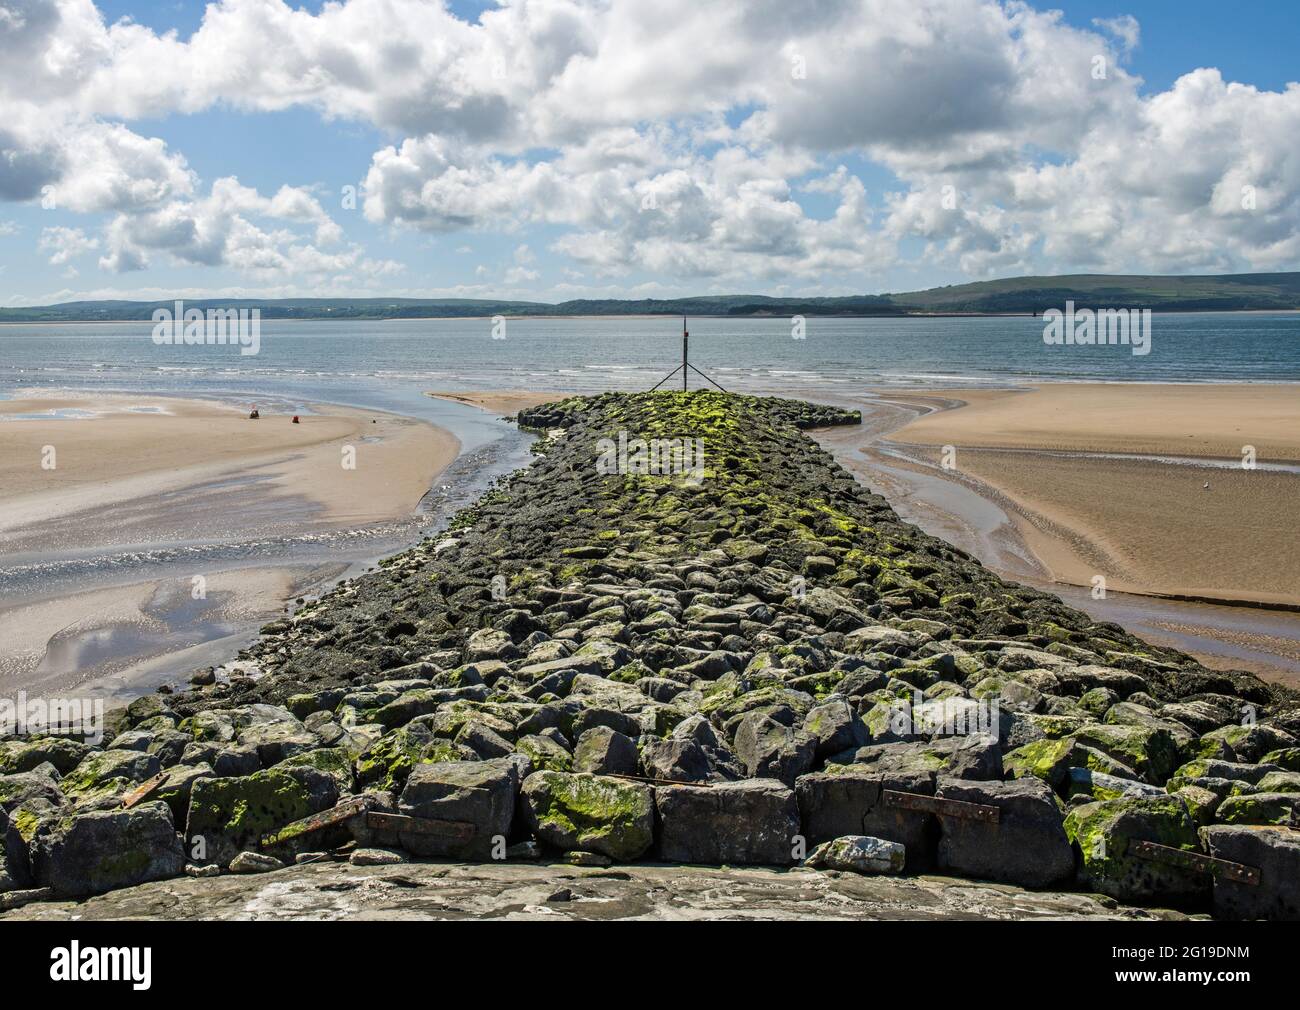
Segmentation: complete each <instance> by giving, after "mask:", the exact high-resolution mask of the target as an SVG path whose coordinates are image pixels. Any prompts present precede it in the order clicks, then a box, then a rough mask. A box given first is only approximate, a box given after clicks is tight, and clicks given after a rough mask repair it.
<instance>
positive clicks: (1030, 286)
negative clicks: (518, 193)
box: [0, 273, 1300, 322]
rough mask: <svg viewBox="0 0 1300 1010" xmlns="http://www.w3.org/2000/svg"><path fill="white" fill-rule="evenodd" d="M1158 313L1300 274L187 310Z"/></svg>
mask: <svg viewBox="0 0 1300 1010" xmlns="http://www.w3.org/2000/svg"><path fill="white" fill-rule="evenodd" d="M1066 301H1073V302H1074V303H1075V306H1076V307H1077V308H1094V309H1102V308H1149V309H1154V310H1156V311H1163V312H1207V311H1220V312H1222V311H1242V310H1246V309H1255V310H1269V309H1274V310H1276V309H1300V273H1276V274H1222V275H1207V276H1194V277H1164V276H1156V275H1140V274H1138V275H1131V276H1123V275H1112V274H1067V275H1062V276H1060V277H1008V278H1005V279H1003V280H996V281H977V282H975V283H973V284H956V285H949V286H948V287H942V288H931V289H929V290H928V291H908V292H903V293H901V294H883V295H850V296H847V297H840V298H822V297H799V296H791V297H784V298H773V297H770V296H768V295H704V296H698V297H694V298H668V299H658V298H643V299H587V298H583V299H577V300H574V301H568V302H559V303H558V304H551V303H549V302H523V301H495V300H492V299H475V298H445V299H424V298H275V299H242V300H240V299H236V300H227V299H187V300H186V302H185V304H186V307H187V308H199V309H205V310H206V309H208V308H226V309H228V308H257V309H260V310H261V313H262V317H263V318H264V319H420V318H429V317H435V316H459V317H464V316H495V315H503V316H618V315H688V316H765V315H771V316H790V315H807V316H835V315H842V316H904V315H934V314H955V315H965V314H999V313H1002V314H1019V313H1023V314H1026V315H1027V314H1029V313H1041V312H1043V310H1045V309H1050V308H1063V307H1064V306H1065V303H1066ZM172 305H173V302H172V301H157V302H132V301H93V302H64V303H62V304H60V305H43V306H37V307H31V308H8V309H3V308H0V322H88V321H122V320H140V319H150V318H152V316H153V312H154V309H156V308H159V307H164V308H169V309H170V308H171V307H172Z"/></svg>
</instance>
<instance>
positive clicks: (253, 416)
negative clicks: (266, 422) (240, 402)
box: [248, 404, 262, 421]
mask: <svg viewBox="0 0 1300 1010" xmlns="http://www.w3.org/2000/svg"><path fill="white" fill-rule="evenodd" d="M261 416H262V415H261V414H259V413H258V412H257V404H253V412H252V413H251V414H249V415H248V419H249V420H250V421H256V420H257V419H258V418H259V417H261Z"/></svg>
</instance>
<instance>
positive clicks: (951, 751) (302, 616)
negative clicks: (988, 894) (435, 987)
mask: <svg viewBox="0 0 1300 1010" xmlns="http://www.w3.org/2000/svg"><path fill="white" fill-rule="evenodd" d="M858 420H859V419H858V417H857V415H856V414H851V413H845V412H843V411H839V410H836V409H834V408H829V407H822V406H815V405H811V404H806V403H800V402H795V401H789V400H777V399H765V398H755V397H745V396H734V395H726V394H722V393H715V392H704V391H701V392H692V393H643V394H605V395H601V396H595V397H575V398H571V399H567V400H563V401H560V402H558V403H552V404H546V405H543V406H541V407H537V408H534V409H531V410H526V411H523V412H521V413H520V415H519V417H518V421H519V423H520V424H521V425H522V426H524V427H527V428H529V429H532V430H535V431H537V432H538V433H539V435H540V437H539V438H538V441H537V443H536V445H535V447H534V448H535V451H536V452H537V455H538V458H537V460H536V462H535V463H534V464H533V465H532V466H530V467H528V468H526V469H524V470H522V471H520V472H518V473H516V474H514V475H512V476H511V477H510V478H509V479H508V480H506V481H503V482H501V483H500V484H499V485H498V486H496V487H494V488H493V489H492V490H491V491H489V492H488V493H487V494H486V495H485V496H484V497H483V498H482V499H481V500H480V501H479V502H478V503H477V504H476V505H475V506H474V507H472V508H470V509H467V510H466V511H464V512H462V513H460V514H459V515H458V516H457V517H456V518H455V519H454V520H453V522H452V523H451V524H450V527H449V529H448V530H447V531H446V532H445V533H443V534H440V535H439V536H437V537H436V538H433V539H430V540H428V541H426V542H424V543H422V544H420V545H419V546H417V547H415V548H413V549H411V550H409V551H406V552H404V553H402V554H399V555H397V556H395V557H392V558H389V559H387V560H386V561H385V562H384V563H383V564H382V566H381V570H379V571H377V572H375V573H373V574H370V575H366V576H364V577H361V578H358V579H355V580H351V581H348V582H345V583H343V584H341V585H340V586H338V587H337V588H336V589H335V590H333V591H332V592H330V593H329V594H328V595H326V596H325V597H323V598H322V599H320V600H318V601H314V602H311V603H308V604H306V605H303V606H301V607H300V608H299V609H298V610H297V611H296V612H295V613H293V614H292V616H289V617H286V618H284V619H283V620H278V621H276V622H274V623H272V624H270V625H267V626H266V627H265V628H264V629H263V634H262V637H261V638H260V639H259V641H258V642H257V643H256V644H255V645H254V646H253V647H251V648H250V649H248V650H247V651H246V652H245V653H244V654H241V657H240V663H239V664H238V665H237V667H236V668H237V669H238V670H239V671H240V672H239V673H238V674H237V675H235V676H225V675H223V676H218V677H213V676H212V674H211V673H210V672H208V671H204V672H203V673H200V674H197V675H196V676H195V677H194V678H193V681H192V684H191V685H190V686H189V687H187V688H186V689H185V690H175V691H164V692H162V693H159V694H155V695H150V696H147V697H144V698H141V699H138V700H137V701H135V702H134V703H132V704H131V705H130V706H129V707H128V708H127V709H126V710H125V711H123V712H121V713H119V714H118V715H117V716H116V717H115V720H114V724H113V726H112V727H111V728H110V729H109V731H108V733H107V734H106V736H105V740H104V742H103V743H102V744H101V745H100V746H94V747H92V746H90V745H88V744H85V743H82V742H78V741H76V740H72V739H68V738H66V737H43V738H26V737H25V738H20V739H9V740H4V741H0V810H2V811H3V814H0V836H3V838H4V843H5V844H4V849H3V851H4V859H5V862H4V866H3V869H4V873H3V876H0V904H7V905H14V904H18V903H21V902H24V901H29V900H35V899H67V898H76V897H82V896H86V895H91V894H98V893H103V892H105V891H109V890H112V889H115V888H120V887H124V886H128V885H131V884H137V883H142V882H145V881H152V880H160V879H164V878H169V877H175V876H178V875H181V874H184V873H188V874H190V875H191V876H207V875H212V874H224V873H227V872H230V873H259V872H273V871H276V870H277V868H279V867H282V866H286V865H288V864H291V863H294V862H313V861H328V860H345V859H350V860H351V861H352V863H353V865H354V866H374V865H382V864H387V863H388V862H396V861H400V860H404V859H409V858H439V859H451V860H457V861H482V862H485V863H494V862H506V863H512V862H527V861H536V860H539V859H540V860H551V861H564V862H567V863H571V864H574V865H577V866H591V865H596V866H603V865H608V864H609V863H631V862H646V861H663V862H681V863H692V864H702V865H721V864H727V865H730V866H736V865H740V864H753V865H763V866H775V867H784V866H792V865H795V864H800V863H805V861H806V865H807V866H809V867H815V868H825V869H826V870H831V871H839V872H850V873H864V874H898V873H900V872H901V873H903V874H915V873H917V872H923V871H931V870H937V871H939V872H941V873H944V874H949V875H955V876H963V877H969V878H977V879H981V880H987V881H994V882H999V883H1002V884H1007V885H1016V886H1019V887H1029V888H1057V889H1062V888H1063V889H1078V890H1084V891H1093V892H1097V893H1099V894H1101V895H1105V896H1108V897H1109V898H1110V899H1115V900H1118V901H1122V902H1126V903H1139V904H1150V905H1153V906H1176V907H1180V908H1184V909H1187V910H1191V911H1197V910H1203V911H1213V912H1214V913H1215V914H1217V915H1221V916H1224V917H1232V918H1289V919H1295V918H1297V917H1300V830H1298V829H1300V742H1297V741H1298V738H1300V699H1297V698H1296V697H1295V696H1294V695H1292V694H1290V693H1286V692H1283V691H1281V690H1280V689H1277V688H1274V687H1270V686H1269V685H1266V684H1264V683H1262V682H1260V681H1259V680H1258V679H1256V678H1254V677H1252V676H1250V675H1247V674H1243V673H1229V672H1221V671H1214V670H1208V669H1206V668H1204V667H1202V666H1200V665H1198V664H1197V663H1196V662H1195V661H1193V660H1192V659H1190V658H1189V657H1187V656H1184V655H1182V654H1180V653H1177V652H1173V651H1170V650H1167V649H1161V648H1157V647H1155V646H1152V645H1150V644H1148V643H1146V642H1143V641H1141V640H1140V639H1137V638H1134V637H1133V636H1131V635H1129V634H1127V633H1126V632H1124V631H1123V630H1122V629H1121V628H1119V627H1118V626H1116V625H1113V624H1102V623H1097V622H1094V621H1092V620H1091V619H1090V618H1088V617H1087V616H1086V615H1084V614H1082V613H1080V612H1079V611H1076V610H1073V609H1071V608H1070V607H1068V606H1066V605H1065V604H1063V603H1062V602H1061V601H1060V600H1059V599H1057V598H1056V597H1054V596H1051V595H1050V594H1047V593H1043V592H1040V591H1037V590H1034V589H1031V588H1027V587H1024V586H1018V585H1014V584H1011V583H1008V582H1005V581H1003V580H1001V579H999V578H997V577H996V576H994V575H992V574H990V573H989V572H987V571H986V570H985V569H984V568H983V567H982V566H981V565H980V564H979V562H978V561H976V560H974V559H973V558H971V557H969V556H968V555H966V554H964V553H963V552H961V551H959V550H957V549H955V548H953V547H952V546H951V545H949V544H946V543H944V542H943V541H940V540H937V539H935V538H933V537H930V536H927V535H925V534H924V533H922V532H920V531H919V530H917V529H916V528H915V527H913V526H910V525H908V524H906V523H904V522H902V521H901V520H899V519H898V517H897V516H896V515H895V514H894V512H893V511H892V509H891V508H890V507H889V505H888V503H887V502H886V501H885V500H884V499H882V498H881V497H879V496H878V495H875V494H872V493H870V492H869V491H867V490H866V489H865V488H863V487H862V486H861V485H859V484H858V483H857V482H856V481H855V480H854V479H853V478H852V477H851V476H850V475H849V474H848V473H847V472H845V471H844V470H843V469H842V468H840V467H839V466H838V465H837V464H836V463H835V462H834V460H833V459H832V458H831V457H830V455H829V454H827V453H826V452H824V451H823V450H821V449H820V448H819V447H818V446H817V445H816V444H815V443H814V442H813V441H812V440H811V439H810V438H808V437H807V436H806V435H805V434H804V433H803V431H802V430H801V429H807V428H812V427H820V426H827V425H833V424H851V423H857V421H858ZM358 872H359V871H358ZM195 883H196V884H198V883H201V881H196V882H195Z"/></svg>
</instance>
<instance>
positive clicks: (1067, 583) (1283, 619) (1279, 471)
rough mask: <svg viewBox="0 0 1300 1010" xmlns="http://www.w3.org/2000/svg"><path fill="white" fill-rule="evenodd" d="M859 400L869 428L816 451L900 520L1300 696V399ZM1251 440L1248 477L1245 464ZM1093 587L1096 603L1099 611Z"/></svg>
mask: <svg viewBox="0 0 1300 1010" xmlns="http://www.w3.org/2000/svg"><path fill="white" fill-rule="evenodd" d="M853 402H854V405H857V406H860V407H861V408H862V409H863V411H864V415H863V417H864V424H863V428H862V429H861V430H859V431H851V430H841V431H835V432H826V433H822V434H820V435H819V438H820V440H821V441H822V442H823V444H825V445H826V446H827V448H829V449H831V450H832V451H833V452H835V453H836V455H837V457H839V458H840V460H841V462H842V463H844V464H845V465H846V466H848V467H849V468H850V469H852V470H854V471H855V472H856V473H857V474H858V475H859V477H860V478H861V479H863V480H864V481H865V482H866V483H867V484H868V485H870V486H871V487H873V489H875V490H877V491H879V492H880V493H882V494H884V495H885V496H886V497H888V498H889V500H890V502H891V504H893V505H894V507H895V508H896V509H897V510H898V511H899V512H900V514H901V515H903V516H904V517H905V518H907V519H909V520H910V521H913V522H916V523H917V524H918V525H920V526H922V527H923V528H924V529H926V530H927V531H928V532H930V533H933V534H935V535H936V536H941V537H943V538H944V539H946V540H949V541H950V542H953V543H955V544H956V545H957V546H959V547H962V548H963V549H965V550H967V551H969V552H970V553H972V554H974V555H975V556H976V557H979V558H980V559H981V560H982V561H983V562H984V563H985V564H987V565H989V567H990V568H992V569H993V570H995V571H997V572H998V573H999V574H1002V575H1005V576H1007V577H1009V578H1015V579H1019V580H1021V581H1025V582H1029V583H1031V584H1036V585H1040V586H1043V587H1045V588H1048V589H1051V590H1052V591H1054V592H1057V593H1059V594H1060V595H1062V596H1063V597H1064V598H1065V599H1066V600H1067V601H1068V602H1070V603H1072V604H1074V605H1076V606H1079V607H1080V608H1081V609H1084V610H1086V611H1088V612H1089V613H1092V614H1093V615H1094V616H1097V617H1098V618H1100V619H1104V620H1114V621H1117V622H1118V623H1121V624H1123V625H1125V626H1126V627H1128V628H1130V629H1131V630H1134V631H1135V632H1137V633H1138V634H1141V635H1143V636H1144V637H1148V638H1150V639H1151V640H1153V641H1158V642H1160V643H1161V644H1168V645H1173V646H1174V647H1177V648H1181V649H1183V650H1184V651H1187V652H1190V653H1192V654H1193V655H1196V656H1197V657H1198V658H1200V659H1201V660H1202V661H1203V662H1206V663H1207V665H1211V666H1216V667H1232V668H1238V669H1249V670H1253V671H1254V672H1256V673H1258V674H1260V675H1261V676H1265V677H1268V678H1271V679H1278V680H1284V681H1287V682H1289V683H1292V684H1300V616H1297V614H1296V613H1295V612H1294V610H1295V609H1297V608H1298V607H1300V577H1297V575H1296V573H1297V572H1298V571H1300V536H1297V535H1296V533H1295V521H1294V514H1295V506H1296V502H1298V501H1300V467H1297V466H1296V463H1295V461H1296V460H1297V459H1300V387H1295V386H1208V385H1206V386H1169V385H1148V384H1142V385H1139V384H1132V385H1124V386H1115V385H1097V384H1092V385H1089V384H1059V385H1045V386H1042V387H1038V388H1036V389H1033V390H1028V391H1026V390H942V389H932V390H916V391H911V390H909V391H899V390H896V389H892V390H879V391H875V392H872V393H868V394H867V395H865V396H864V397H860V398H855V399H854V401H853ZM1247 440H1249V444H1253V445H1254V446H1255V448H1256V451H1257V461H1258V468H1257V469H1254V470H1243V469H1242V468H1241V466H1240V460H1241V455H1240V449H1241V446H1242V445H1243V444H1247ZM945 446H951V447H952V448H953V450H955V452H954V453H953V454H950V455H949V462H952V463H955V466H952V467H950V468H945V467H944V466H943V463H944V447H945ZM1206 482H1208V483H1209V484H1210V487H1209V488H1205V487H1203V485H1204V484H1205V483H1206ZM1098 575H1100V576H1102V577H1104V579H1105V580H1106V582H1105V587H1106V591H1107V598H1106V599H1093V598H1092V589H1093V586H1094V582H1093V579H1094V578H1095V577H1096V576H1098ZM1075 587H1082V588H1075ZM1188 601H1197V602H1188ZM1202 603H1209V604H1211V605H1202ZM1247 608H1251V609H1247ZM1254 608H1260V609H1254Z"/></svg>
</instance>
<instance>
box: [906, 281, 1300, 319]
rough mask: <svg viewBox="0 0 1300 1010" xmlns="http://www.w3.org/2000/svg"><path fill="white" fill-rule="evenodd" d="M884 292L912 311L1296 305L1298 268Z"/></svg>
mask: <svg viewBox="0 0 1300 1010" xmlns="http://www.w3.org/2000/svg"><path fill="white" fill-rule="evenodd" d="M885 297H886V298H888V299H890V301H891V302H892V303H893V304H895V305H900V306H905V307H906V308H907V309H908V310H909V311H912V312H918V311H919V312H1042V311H1043V310H1044V309H1050V308H1053V307H1055V308H1062V307H1064V304H1065V302H1066V300H1067V299H1069V300H1071V301H1073V302H1074V303H1075V305H1076V306H1077V307H1079V308H1095V309H1104V308H1118V309H1123V308H1143V309H1155V310H1157V311H1165V312H1198V311H1233V310H1242V309H1295V308H1300V273H1279V274H1220V275H1213V274H1211V275H1206V276H1193V277H1162V276H1154V275H1144V274H1134V275H1121V274H1066V275H1063V276H1060V277H1009V278H1006V279H1005V280H997V281H980V282H978V283H975V284H956V285H952V286H949V287H943V288H931V289H930V290H929V291H911V292H908V293H906V294H897V295H886V296H885Z"/></svg>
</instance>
